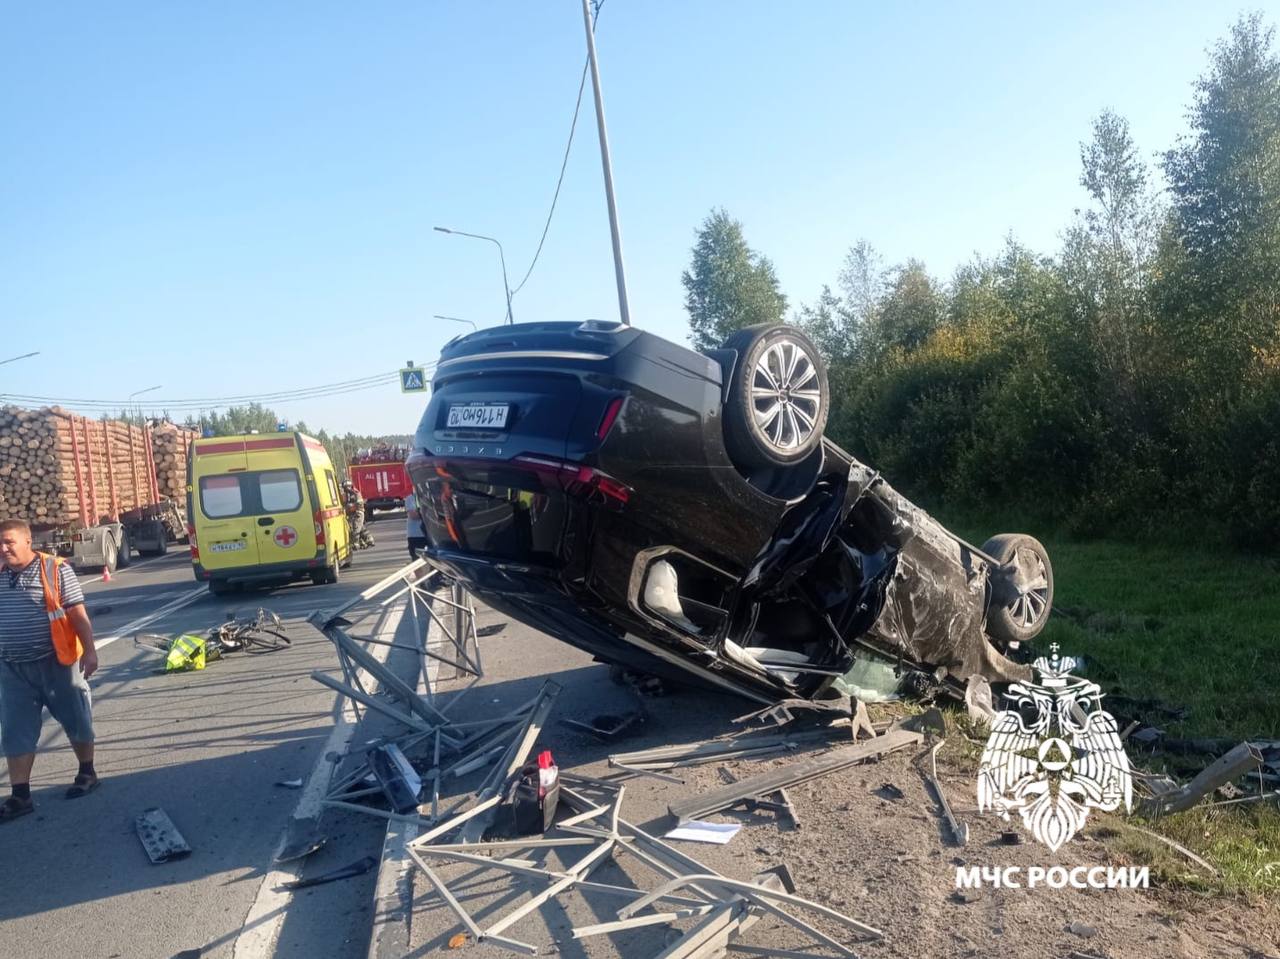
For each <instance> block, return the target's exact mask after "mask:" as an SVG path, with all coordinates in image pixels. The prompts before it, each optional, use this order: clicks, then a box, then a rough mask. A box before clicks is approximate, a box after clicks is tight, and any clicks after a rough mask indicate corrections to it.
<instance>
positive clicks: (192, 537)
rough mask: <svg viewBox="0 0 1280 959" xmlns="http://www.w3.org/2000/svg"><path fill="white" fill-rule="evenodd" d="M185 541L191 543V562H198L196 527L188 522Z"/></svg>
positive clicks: (198, 551)
mask: <svg viewBox="0 0 1280 959" xmlns="http://www.w3.org/2000/svg"><path fill="white" fill-rule="evenodd" d="M187 542H188V543H189V544H190V545H191V560H192V562H199V561H200V548H199V547H198V546H197V545H196V528H195V527H194V526H192V525H191V524H190V523H188V524H187Z"/></svg>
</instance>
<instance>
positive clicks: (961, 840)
mask: <svg viewBox="0 0 1280 959" xmlns="http://www.w3.org/2000/svg"><path fill="white" fill-rule="evenodd" d="M945 742H946V740H945V739H939V740H938V741H937V742H936V743H934V745H933V748H932V749H931V750H929V767H930V771H929V772H927V773H924V778H925V780H926V781H927V782H928V783H929V785H930V786H931V787H932V788H933V794H934V796H936V797H937V799H938V805H939V806H940V807H942V817H943V819H945V820H946V823H947V829H948V830H950V832H951V838H952V839H953V840H954V841H955V844H956V845H957V846H963V845H965V844H966V843H968V841H969V824H968V823H962V822H959V821H958V820H957V819H956V817H955V814H954V813H953V812H952V811H951V803H949V802H947V794H946V793H944V792H943V791H942V782H941V781H940V780H939V779H938V750H939V749H941V748H942V746H943V744H944V743H945ZM922 772H923V771H922Z"/></svg>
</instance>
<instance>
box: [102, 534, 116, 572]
mask: <svg viewBox="0 0 1280 959" xmlns="http://www.w3.org/2000/svg"><path fill="white" fill-rule="evenodd" d="M102 556H103V561H102V568H103V569H104V570H106V571H107V572H108V573H114V572H115V571H116V563H117V561H118V560H119V558H120V554H119V552H117V550H116V541H115V540H114V539H112V538H111V537H110V536H109V535H108V536H104V537H103V541H102Z"/></svg>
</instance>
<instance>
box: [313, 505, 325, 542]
mask: <svg viewBox="0 0 1280 959" xmlns="http://www.w3.org/2000/svg"><path fill="white" fill-rule="evenodd" d="M311 516H312V518H313V519H314V520H315V521H316V545H317V546H323V545H324V518H323V517H322V516H321V515H320V510H316V511H315V512H314V513H312V514H311Z"/></svg>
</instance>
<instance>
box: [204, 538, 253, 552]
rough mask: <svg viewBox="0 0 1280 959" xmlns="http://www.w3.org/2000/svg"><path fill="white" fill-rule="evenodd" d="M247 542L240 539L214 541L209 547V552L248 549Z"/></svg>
mask: <svg viewBox="0 0 1280 959" xmlns="http://www.w3.org/2000/svg"><path fill="white" fill-rule="evenodd" d="M248 546H249V544H248V543H246V542H245V541H244V540H242V539H237V540H232V541H231V542H230V543H214V544H213V545H212V546H210V547H209V552H211V553H234V552H235V551H236V550H240V549H248Z"/></svg>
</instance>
